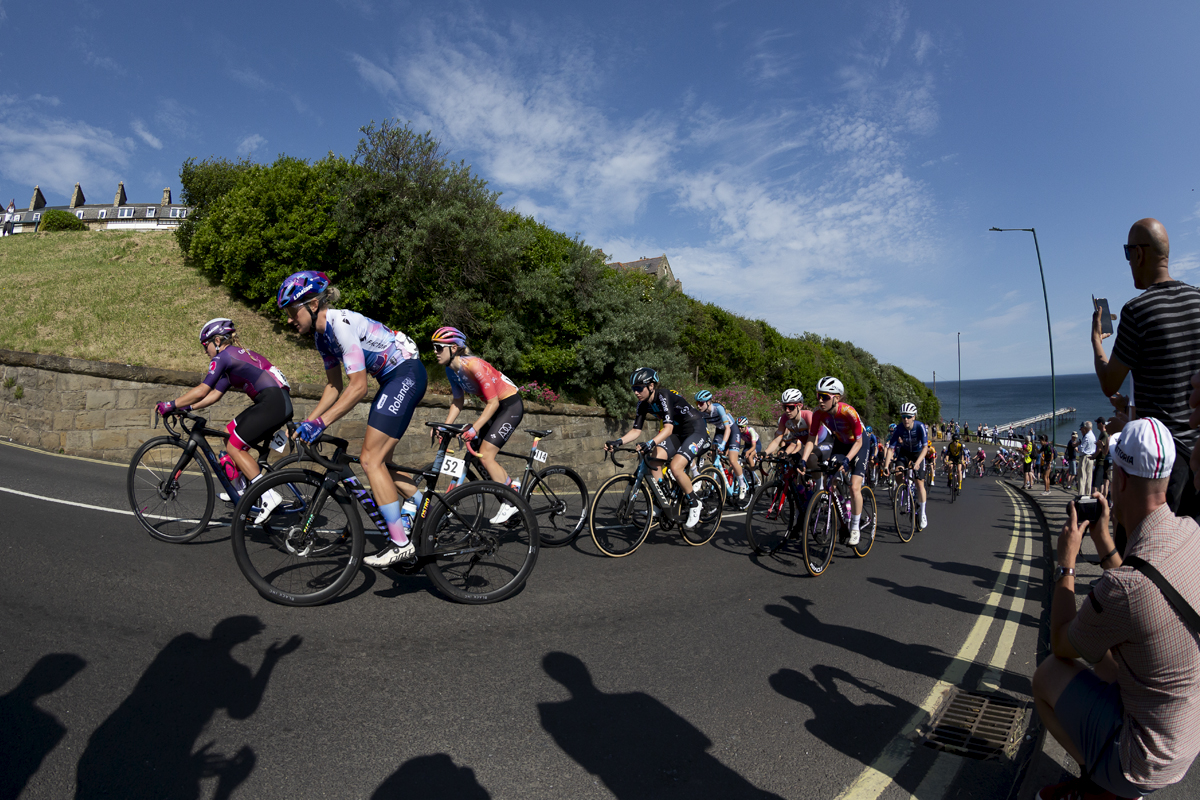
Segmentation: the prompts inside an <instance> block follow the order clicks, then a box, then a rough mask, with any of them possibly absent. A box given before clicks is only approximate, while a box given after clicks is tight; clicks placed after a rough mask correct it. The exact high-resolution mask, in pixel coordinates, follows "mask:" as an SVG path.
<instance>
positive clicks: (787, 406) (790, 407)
mask: <svg viewBox="0 0 1200 800" xmlns="http://www.w3.org/2000/svg"><path fill="white" fill-rule="evenodd" d="M799 407H800V404H799V403H785V404H784V406H783V410H784V411H795V410H796V409H797V408H799Z"/></svg>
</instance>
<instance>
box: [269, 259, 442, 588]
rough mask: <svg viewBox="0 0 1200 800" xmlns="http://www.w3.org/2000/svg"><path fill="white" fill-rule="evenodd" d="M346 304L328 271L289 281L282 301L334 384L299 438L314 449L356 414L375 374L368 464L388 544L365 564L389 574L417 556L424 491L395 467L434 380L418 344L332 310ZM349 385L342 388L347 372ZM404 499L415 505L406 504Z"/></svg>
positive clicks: (298, 432)
mask: <svg viewBox="0 0 1200 800" xmlns="http://www.w3.org/2000/svg"><path fill="white" fill-rule="evenodd" d="M339 299H341V294H340V292H338V290H337V288H336V287H334V286H332V285H331V284H330V282H329V276H327V275H326V274H325V273H323V272H313V271H310V270H306V271H304V272H297V273H295V274H293V275H290V276H288V278H287V279H286V280H284V282H283V285H281V286H280V287H279V293H278V295H277V296H276V298H275V302H276V305H278V306H279V307H280V308H286V309H287V314H288V319H289V320H291V322H292V324H293V325H294V326H295V327H296V330H298V331H299V332H300V333H301V334H307V333H312V334H313V336H314V338H315V339H316V344H317V350H318V351H319V352H320V353H321V358H322V359H323V361H324V365H325V375H326V377H327V378H328V380H329V383H328V385H326V387H325V391H324V392H323V393H322V394H321V399H320V401H319V402H318V403H317V406H316V408H314V409H313V410H312V413H310V414H309V415H308V418H307V419H305V420H304V421H303V422H301V423H300V425H299V426H297V429H296V435H297V436H299V437H300V438H301V439H303V440H304V441H306V442H311V441H313V440H315V439H316V438H317V437H318V436H320V435H321V431H323V430H325V428H326V427H328V426H329V425H331V424H333V423H334V422H335V421H336V420H339V419H341V418H342V417H344V416H345V415H346V414H348V413H349V412H350V410H351V409H353V408H354V407H355V406H356V405H358V402H359V401H360V400H362V399H363V398H364V397H366V394H367V375H368V374H370V375H374V376H375V379H376V380H377V381H379V391H378V392H376V393H375V398H374V399H373V400H372V401H371V411H370V413H369V415H368V416H367V431H366V434H365V435H364V437H363V446H362V454H361V456H360V461H361V463H362V467H363V471H364V472H366V473H367V478H368V479H369V480H370V482H371V490H372V491H373V492H374V493H375V501H376V502H377V503H378V504H379V511H380V513H381V514H382V515H383V519H384V521H385V522H386V523H387V533H388V542H387V544H386V545H385V546H384V547H383V549H381V550H380V551H379V552H378V553H376V554H375V555H373V556H369V557H368V558H365V559H363V561H364V562H365V563H366V564H368V565H370V566H372V567H389V566H392V565H393V564H396V563H399V562H400V561H404V560H411V559H412V558H414V557H415V556H416V552H417V550H416V546H415V545H414V544H413V543H412V542H411V541H409V538H408V534H409V531H410V530H411V529H412V522H413V514H412V511H413V509H414V508H415V507H416V506H417V505H419V504H420V502H421V500H422V496H421V493H420V492H418V491H417V487H416V484H414V483H413V482H412V480H411V479H410V478H409V477H408V476H407V475H405V474H403V473H395V474H392V473H391V472H389V471H388V468H387V466H386V464H387V462H388V461H389V460H391V457H392V453H393V451H394V450H395V449H396V445H397V444H398V443H399V441H400V437H401V436H403V435H404V431H405V430H406V429H407V428H408V423H409V422H411V421H412V415H413V411H415V410H416V408H417V403H418V402H420V400H421V398H422V397H424V396H425V387H426V383H427V381H428V378H427V376H426V374H425V367H424V365H422V364H421V360H420V359H419V358H418V357H417V345H416V343H414V342H413V340H412V339H410V338H409V337H407V336H405V335H404V334H403V333H400V332H399V331H393V330H391V329H390V328H388V327H387V326H386V325H384V324H383V323H380V322H376V321H375V320H373V319H369V318H367V317H364V316H363V315H362V314H359V313H357V312H355V311H348V310H345V309H337V308H330V307H329V304H330V303H336V302H338V300H339ZM343 368H344V369H345V371H346V375H347V376H348V377H349V385H348V386H346V385H344V384H343V381H342V369H343ZM400 495H403V496H404V497H405V498H407V499H410V500H412V501H413V504H412V505H409V504H406V505H405V507H401V505H400Z"/></svg>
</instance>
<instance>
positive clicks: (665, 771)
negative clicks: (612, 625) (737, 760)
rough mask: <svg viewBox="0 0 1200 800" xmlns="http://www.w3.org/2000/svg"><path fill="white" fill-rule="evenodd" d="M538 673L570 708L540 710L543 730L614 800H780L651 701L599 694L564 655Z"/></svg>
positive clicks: (578, 664)
mask: <svg viewBox="0 0 1200 800" xmlns="http://www.w3.org/2000/svg"><path fill="white" fill-rule="evenodd" d="M542 667H543V668H544V669H545V670H546V674H547V675H549V676H550V677H551V678H553V679H554V680H556V681H558V682H559V683H561V684H562V685H563V686H565V687H566V688H567V689H568V690H569V691H570V692H571V698H570V699H569V700H564V701H562V702H558V703H540V704H539V705H538V713H539V714H540V715H541V718H542V727H543V728H545V729H546V732H547V733H549V734H550V735H551V736H552V737H554V741H555V742H557V743H558V746H559V747H560V748H562V750H563V752H565V753H566V754H567V755H569V756H570V757H571V758H573V759H575V761H576V762H577V763H578V764H579V765H580V766H581V767H583V768H584V769H586V770H587V771H588V772H590V773H591V774H593V775H595V776H596V777H598V778H599V779H600V780H601V781H603V782H604V785H605V786H606V787H607V788H608V790H609V791H610V792H612V793H613V794H614V795H615V796H616V797H618V798H620V800H633V798H655V799H656V800H657V799H658V798H672V797H679V798H708V797H713V798H734V797H736V798H752V799H753V800H779V798H778V796H777V795H774V794H771V793H770V792H765V791H762V790H760V789H758V788H756V787H755V786H753V785H752V784H751V783H750V782H749V781H747V780H746V779H745V778H743V777H742V776H741V775H739V774H738V773H737V772H734V771H733V770H732V769H730V768H729V767H727V766H725V765H724V764H722V763H721V762H720V761H718V760H717V759H716V757H715V756H713V755H711V754H709V753H708V749H709V748H710V747H712V745H713V743H712V741H711V740H709V738H708V737H707V736H705V735H704V734H703V733H702V732H701V731H699V730H698V729H697V728H696V727H695V726H694V725H692V724H691V723H690V722H688V721H687V720H686V719H684V718H683V717H681V716H679V715H678V714H676V713H675V712H674V711H672V710H671V709H670V708H668V707H667V706H665V705H663V704H662V703H661V702H659V701H658V700H656V699H654V698H653V697H651V696H650V695H648V694H645V693H644V692H629V693H627V694H605V693H604V692H602V691H600V690H599V689H597V688H596V685H595V684H594V683H593V682H592V676H591V674H590V673H589V672H588V668H587V666H586V665H585V664H584V663H583V662H582V661H581V660H579V659H578V658H577V657H575V656H573V655H568V654H567V653H558V652H555V653H549V654H547V655H546V657H545V658H543V659H542Z"/></svg>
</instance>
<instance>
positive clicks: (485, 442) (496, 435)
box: [431, 327, 525, 525]
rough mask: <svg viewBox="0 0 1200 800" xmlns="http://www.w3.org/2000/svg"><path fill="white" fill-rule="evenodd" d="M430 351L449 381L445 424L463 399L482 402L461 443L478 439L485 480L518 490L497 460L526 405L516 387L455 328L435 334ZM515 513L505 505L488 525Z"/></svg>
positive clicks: (459, 408) (513, 507) (459, 407)
mask: <svg viewBox="0 0 1200 800" xmlns="http://www.w3.org/2000/svg"><path fill="white" fill-rule="evenodd" d="M431 338H432V339H433V351H434V353H436V354H437V360H438V363H439V364H441V365H442V366H443V367H445V368H446V377H447V378H449V379H450V392H451V393H452V394H453V395H454V400H453V401H452V402H451V403H450V411H449V412H447V414H446V424H447V425H449V424H450V423H452V422H454V420H456V419H458V415H459V414H460V413H461V412H462V409H463V400H464V399H465V398H466V396H467V395H468V394H471V395H475V396H476V397H478V398H480V399H481V400H483V402H484V403H485V405H484V407H483V411H480V412H479V416H478V417H476V418H475V423H474V424H473V425H471V427H469V428H467V429H466V430H465V431H463V434H462V438H463V441H465V442H467V443H468V444H470V443H471V442H472V441H474V440H476V439H478V440H479V461H480V463H482V464H483V468H484V469H485V470H487V474H488V477H489V478H491V479H492V480H494V481H495V482H496V483H503V484H505V485H507V486H512V488H513V489H516V490H518V491H519V490H520V488H521V487H520V486H519V485H516V484H514V482H513V480H512V478H510V477H509V476H508V472H506V471H505V469H504V467H502V466H500V464H499V463H497V461H496V455H497V454H498V453H499V452H500V448H502V447H504V445H505V443H507V442H508V440H509V438H511V437H512V435H513V434H514V433H516V430H517V426H519V425H520V424H521V419H522V418H523V417H524V416H525V404H524V403H523V402H522V401H521V392H520V390H518V389H517V385H516V384H515V383H513V382H512V381H511V380H509V379H508V377H507V376H505V375H504V373H502V372H500V370H498V369H496V368H495V367H493V366H492V365H491V364H489V363H488V362H486V361H484V360H483V359H482V358H480V357H479V356H476V355H473V354H472V353H471V351H470V349H469V348H468V347H467V337H466V335H465V334H463V332H462V331H460V330H458V329H457V328H451V327H442V328H438V329H437V330H436V331H434V333H433V336H432V337H431ZM515 513H517V508H516V506H514V505H512V504H511V503H504V504H503V505H501V506H500V510H499V511H497V512H496V516H494V517H492V519H491V522H492V523H493V524H495V525H499V524H500V523H502V522H505V521H507V520H508V518H509V517H511V516H512V515H513V514H515Z"/></svg>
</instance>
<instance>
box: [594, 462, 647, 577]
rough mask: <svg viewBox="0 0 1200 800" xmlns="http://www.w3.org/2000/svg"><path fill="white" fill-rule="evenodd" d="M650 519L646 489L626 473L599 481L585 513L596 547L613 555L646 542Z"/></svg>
mask: <svg viewBox="0 0 1200 800" xmlns="http://www.w3.org/2000/svg"><path fill="white" fill-rule="evenodd" d="M653 522H654V506H653V505H652V504H651V502H650V492H649V491H648V490H647V489H646V486H645V484H639V483H637V482H636V481H635V479H634V477H633V476H632V475H628V474H625V475H614V476H612V477H611V478H609V479H608V480H607V481H605V482H604V483H603V484H601V486H600V488H599V490H597V491H596V497H595V499H593V500H592V510H591V512H590V513H589V514H588V526H589V528H590V529H591V532H592V541H593V542H595V543H596V549H597V550H599V551H600V552H601V553H604V555H606V556H612V557H613V558H623V557H625V556H627V555H629V554H630V553H632V552H633V551H634V550H637V549H638V547H640V546H641V544H642V542H644V541H646V536H648V535H649V534H650V526H651V524H653Z"/></svg>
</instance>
